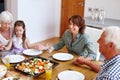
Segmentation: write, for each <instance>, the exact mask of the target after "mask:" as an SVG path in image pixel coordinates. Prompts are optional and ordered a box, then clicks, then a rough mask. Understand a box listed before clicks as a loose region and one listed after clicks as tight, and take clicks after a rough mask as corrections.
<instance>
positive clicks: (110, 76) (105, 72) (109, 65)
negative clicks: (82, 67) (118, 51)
mask: <svg viewBox="0 0 120 80" xmlns="http://www.w3.org/2000/svg"><path fill="white" fill-rule="evenodd" d="M96 80H120V55H117V56H115V57H114V58H112V59H110V60H107V61H105V63H104V64H103V65H102V67H101V70H100V72H99V73H98V76H97V78H96Z"/></svg>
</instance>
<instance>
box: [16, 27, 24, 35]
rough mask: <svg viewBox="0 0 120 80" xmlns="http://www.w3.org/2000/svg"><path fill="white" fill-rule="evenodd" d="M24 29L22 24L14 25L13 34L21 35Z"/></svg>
mask: <svg viewBox="0 0 120 80" xmlns="http://www.w3.org/2000/svg"><path fill="white" fill-rule="evenodd" d="M23 32H24V29H23V27H22V26H15V34H16V36H17V37H22V35H23Z"/></svg>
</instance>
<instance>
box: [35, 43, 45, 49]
mask: <svg viewBox="0 0 120 80" xmlns="http://www.w3.org/2000/svg"><path fill="white" fill-rule="evenodd" d="M34 48H35V49H37V50H46V46H44V45H42V44H36V45H35V46H34Z"/></svg>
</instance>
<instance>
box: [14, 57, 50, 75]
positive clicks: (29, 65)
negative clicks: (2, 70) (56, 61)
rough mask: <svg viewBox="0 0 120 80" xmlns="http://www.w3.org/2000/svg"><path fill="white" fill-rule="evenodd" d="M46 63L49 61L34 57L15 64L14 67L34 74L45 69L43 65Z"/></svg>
mask: <svg viewBox="0 0 120 80" xmlns="http://www.w3.org/2000/svg"><path fill="white" fill-rule="evenodd" d="M47 63H49V62H48V61H47V60H42V59H40V58H34V59H29V60H27V61H25V62H22V63H19V64H17V65H16V66H15V68H16V69H18V70H20V71H23V72H25V73H28V74H30V75H33V76H34V75H37V74H40V73H43V72H44V71H45V69H44V65H45V64H47Z"/></svg>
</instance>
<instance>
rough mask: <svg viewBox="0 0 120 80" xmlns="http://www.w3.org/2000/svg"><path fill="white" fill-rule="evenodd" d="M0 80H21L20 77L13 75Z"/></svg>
mask: <svg viewBox="0 0 120 80" xmlns="http://www.w3.org/2000/svg"><path fill="white" fill-rule="evenodd" d="M2 80H21V79H19V78H15V77H7V78H4V79H2Z"/></svg>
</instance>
